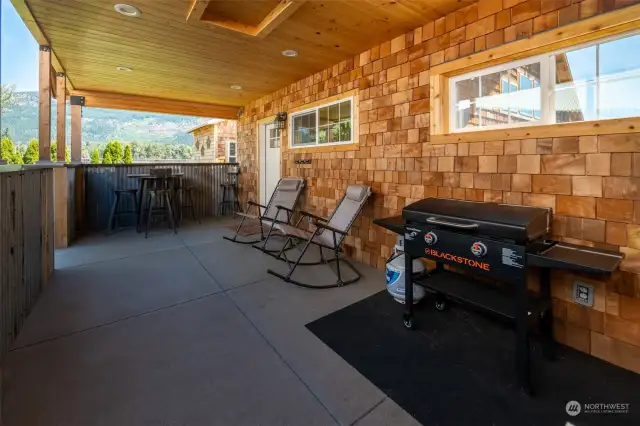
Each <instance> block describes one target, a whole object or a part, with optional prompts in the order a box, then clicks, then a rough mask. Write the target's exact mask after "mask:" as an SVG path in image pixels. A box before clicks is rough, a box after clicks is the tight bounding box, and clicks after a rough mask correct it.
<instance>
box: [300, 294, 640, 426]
mask: <svg viewBox="0 0 640 426" xmlns="http://www.w3.org/2000/svg"><path fill="white" fill-rule="evenodd" d="M416 321H417V327H418V329H417V330H415V331H409V330H406V329H405V328H404V326H403V324H402V307H401V305H399V304H398V303H396V302H395V301H393V299H392V298H391V297H390V296H389V295H388V294H387V293H386V292H385V291H383V292H380V293H378V294H375V295H373V296H371V297H369V298H367V299H364V300H362V301H360V302H358V303H355V304H353V305H350V306H348V307H346V308H344V309H342V310H340V311H337V312H334V313H332V314H330V315H328V316H325V317H323V318H320V319H318V320H316V321H314V322H312V323H310V324H308V325H307V327H308V328H309V330H311V332H312V333H314V334H315V335H316V336H317V337H318V338H320V339H321V340H322V341H323V342H324V343H325V344H327V345H328V346H329V347H330V348H332V349H333V350H334V351H335V352H336V353H338V354H339V355H340V356H341V357H342V358H344V359H345V360H346V361H347V362H348V363H349V364H351V365H352V366H353V367H354V368H356V369H357V370H358V371H359V372H360V373H361V374H362V375H364V376H365V377H367V378H368V379H369V380H370V381H371V382H372V383H373V384H375V385H376V386H377V387H379V388H380V389H381V390H382V391H383V392H385V393H386V394H387V395H388V396H389V397H390V398H392V399H393V400H394V401H395V402H396V403H397V404H398V405H400V406H401V407H402V408H404V409H405V410H406V411H407V412H408V413H409V414H411V415H412V416H414V417H415V418H416V419H417V420H418V421H419V422H420V423H422V424H423V425H425V426H431V425H508V426H514V425H517V426H520V425H544V426H547V425H549V426H551V425H558V426H565V425H576V426H577V425H609V424H611V425H618V424H620V425H640V375H638V374H635V373H633V372H630V371H628V370H625V369H622V368H619V367H616V366H614V365H612V364H609V363H607V362H604V361H601V360H599V359H597V358H594V357H592V356H589V355H587V354H584V353H582V352H579V351H576V350H573V349H571V348H568V347H565V346H561V345H560V346H559V348H558V359H557V360H556V361H554V362H551V361H548V360H547V359H545V358H544V357H543V356H542V353H541V346H540V345H539V344H538V342H536V341H535V340H534V341H532V344H531V352H532V355H531V356H532V380H533V383H534V386H535V390H536V395H535V396H534V397H530V396H528V395H525V394H523V393H522V392H521V391H520V390H519V388H518V386H517V384H516V381H515V363H514V356H515V353H514V339H515V334H514V332H513V331H512V330H511V329H510V328H508V327H507V326H505V325H503V324H502V323H499V322H496V321H494V320H492V319H490V318H487V317H485V316H482V315H481V314H478V313H476V312H471V311H467V310H464V309H463V308H461V307H457V306H451V307H450V308H449V309H447V310H446V311H444V312H440V311H436V310H435V308H434V307H433V301H432V300H431V299H429V298H427V299H425V300H423V301H422V302H421V303H420V306H419V308H418V311H417V314H416ZM569 401H577V402H579V403H580V404H581V408H582V412H581V413H580V414H578V415H577V416H569V415H568V414H567V413H566V405H567V402H569ZM595 403H622V404H629V406H628V407H629V411H628V413H627V414H620V413H617V414H595V413H586V412H585V409H586V408H587V407H586V405H585V404H595Z"/></svg>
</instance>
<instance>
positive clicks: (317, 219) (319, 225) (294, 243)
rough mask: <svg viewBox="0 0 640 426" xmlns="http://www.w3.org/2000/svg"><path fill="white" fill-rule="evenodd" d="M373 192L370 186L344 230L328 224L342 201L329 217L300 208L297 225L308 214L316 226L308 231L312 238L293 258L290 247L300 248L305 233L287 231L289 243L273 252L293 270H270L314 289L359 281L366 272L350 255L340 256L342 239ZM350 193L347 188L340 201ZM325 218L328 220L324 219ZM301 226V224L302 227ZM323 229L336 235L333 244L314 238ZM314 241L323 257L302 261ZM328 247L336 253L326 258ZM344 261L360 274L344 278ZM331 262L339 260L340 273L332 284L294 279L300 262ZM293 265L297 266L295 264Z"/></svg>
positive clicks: (306, 264) (315, 263) (320, 263)
mask: <svg viewBox="0 0 640 426" xmlns="http://www.w3.org/2000/svg"><path fill="white" fill-rule="evenodd" d="M370 195H371V190H369V192H368V193H367V195H366V198H365V200H363V201H362V204H361V205H360V208H359V209H358V210H357V212H356V213H355V214H354V215H353V217H352V218H351V221H350V222H349V224H348V226H346V230H345V231H341V230H339V229H336V228H333V227H331V226H329V225H328V223H329V222H330V221H331V218H333V215H334V214H335V213H336V211H338V207H339V206H340V204H338V206H336V208H335V209H334V210H333V213H332V214H331V216H329V218H323V217H321V216H316V215H314V214H312V213H309V212H307V211H304V210H302V211H300V215H301V216H300V219H299V220H298V222H297V223H296V226H295V227H296V228H298V225H300V223H301V222H302V220H303V219H304V218H305V217H307V218H308V219H309V220H310V221H311V222H312V224H313V225H314V226H315V229H314V231H313V232H311V231H308V235H309V238H308V239H307V240H306V242H305V245H304V247H303V249H302V250H301V252H300V255H299V256H298V258H297V259H296V260H295V261H294V262H292V261H291V260H290V259H289V258H288V257H287V254H286V252H287V251H288V250H291V249H292V248H297V249H298V250H299V247H298V245H299V243H300V242H302V241H304V238H303V237H298V236H295V235H286V234H285V235H286V236H287V240H286V242H285V244H284V245H283V246H282V248H281V249H280V252H279V253H278V255H272V256H274V257H275V258H277V259H278V260H281V261H284V262H286V263H287V266H288V267H289V272H288V273H287V274H286V275H283V274H280V273H278V272H276V271H274V270H272V269H268V270H267V272H268V273H269V274H271V275H273V276H276V277H278V278H280V279H282V280H284V281H285V282H288V283H291V284H294V285H297V286H300V287H305V288H310V289H325V288H335V287H342V286H345V285H348V284H352V283H354V282H356V281H358V280H359V279H360V278H362V275H361V274H360V272H359V271H358V270H357V269H356V267H355V266H353V264H351V262H349V261H348V260H347V259H345V258H344V257H341V256H340V253H341V252H342V249H341V247H342V242H343V241H344V238H345V237H346V236H347V235H348V233H349V230H350V229H351V226H352V225H353V222H355V220H356V219H357V218H358V216H359V215H360V212H361V211H362V209H363V208H364V205H365V204H366V200H367V199H368V198H369V196H370ZM345 197H346V192H345V194H344V195H343V196H342V198H341V199H340V203H342V201H343V200H344V198H345ZM278 207H279V208H283V209H284V207H282V206H278ZM285 210H289V209H285ZM323 222H324V223H323ZM298 229H299V228H298ZM323 232H331V233H332V237H333V247H331V246H329V245H326V244H322V243H320V242H318V241H314V239H315V237H316V236H317V235H320V234H321V233H323ZM311 244H314V245H316V246H318V250H319V252H320V261H318V262H302V258H303V257H304V255H305V253H306V252H307V250H308V249H309V247H310V246H311ZM323 248H326V249H329V250H332V251H333V257H332V258H330V259H325V257H324V254H323V252H322V249H323ZM341 261H342V262H344V263H345V264H346V265H347V266H348V267H349V268H350V269H351V270H352V271H353V272H355V274H356V277H355V278H352V279H349V280H344V279H342V271H341V269H340V262H341ZM331 262H336V275H337V281H336V282H335V283H332V284H327V285H313V284H307V283H303V282H300V281H297V280H294V279H292V278H291V276H292V275H293V273H294V271H295V270H296V268H297V267H298V266H300V265H303V266H311V265H329V264H330V263H331ZM292 265H293V266H292Z"/></svg>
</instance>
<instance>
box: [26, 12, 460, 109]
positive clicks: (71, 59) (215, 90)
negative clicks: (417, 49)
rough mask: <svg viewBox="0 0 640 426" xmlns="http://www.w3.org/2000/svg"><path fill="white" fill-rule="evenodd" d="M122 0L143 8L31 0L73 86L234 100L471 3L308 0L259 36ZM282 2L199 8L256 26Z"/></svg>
mask: <svg viewBox="0 0 640 426" xmlns="http://www.w3.org/2000/svg"><path fill="white" fill-rule="evenodd" d="M120 1H122V2H123V3H127V4H131V5H133V6H135V7H137V8H138V9H139V10H140V11H141V13H142V14H141V16H140V17H137V18H130V17H125V16H123V15H120V14H118V13H117V12H115V11H114V3H116V1H115V0H26V3H27V5H28V7H29V8H30V9H31V12H32V14H33V16H34V18H35V20H36V22H37V23H38V24H39V26H40V28H41V29H42V31H43V33H44V34H45V36H46V37H47V38H48V39H49V41H50V43H51V46H52V48H53V50H54V52H55V55H56V56H57V57H58V59H59V61H60V63H61V64H62V66H63V67H64V69H65V71H66V73H67V75H68V77H69V79H70V81H71V82H72V84H73V87H74V88H75V89H76V90H84V91H101V92H111V93H122V94H130V95H142V96H151V97H157V98H167V99H175V100H183V101H194V102H204V103H215V104H220V105H233V106H241V105H244V104H246V103H247V102H248V101H250V100H252V99H256V98H258V97H260V96H263V95H265V94H268V93H271V92H273V91H275V90H278V89H280V88H282V87H284V86H286V85H287V84H290V83H292V82H294V81H296V80H298V79H300V78H303V77H305V76H307V75H310V74H312V73H314V72H317V71H319V70H322V69H324V68H327V67H329V66H331V65H333V64H335V63H338V62H340V61H342V60H344V59H345V58H348V57H350V56H352V55H355V54H358V53H360V52H362V51H364V50H366V49H368V48H370V47H372V46H374V45H375V44H377V43H380V42H382V41H386V40H389V39H391V38H393V37H395V36H397V35H400V34H403V33H405V32H407V31H409V30H412V29H414V28H416V27H418V26H419V25H422V24H424V23H425V22H428V21H430V20H432V19H435V18H438V17H440V16H443V15H445V14H446V13H449V12H451V11H453V10H456V9H458V8H460V7H462V6H465V5H466V4H468V3H470V2H471V1H470V0H396V1H392V0H320V1H315V0H308V1H305V2H304V3H303V4H302V5H299V7H297V9H296V10H295V12H293V14H292V15H291V16H289V17H288V18H287V19H285V20H284V21H283V22H281V23H279V24H278V25H277V27H275V28H274V29H273V30H272V31H270V32H269V34H267V35H266V36H264V37H255V36H251V35H246V34H242V33H240V32H237V31H233V30H231V29H228V28H222V27H220V26H217V25H213V24H210V23H206V22H203V21H200V20H198V19H195V20H194V19H189V21H187V15H188V14H189V11H190V10H191V8H192V5H193V1H191V0H120ZM198 1H200V0H198ZM205 3H206V2H205ZM277 5H278V2H277V1H273V0H263V1H256V0H235V1H217V0H214V1H212V2H210V3H209V4H208V5H205V6H206V9H205V10H204V12H201V15H203V19H205V17H207V16H208V17H209V18H208V19H211V15H212V14H215V15H217V16H218V17H222V19H224V20H232V21H239V22H242V23H244V24H247V25H257V24H259V23H260V22H261V20H262V18H263V17H264V15H266V14H268V11H269V10H271V9H273V8H274V6H277ZM285 49H294V50H296V51H298V53H299V55H298V57H295V58H288V57H285V56H283V55H282V54H281V52H282V51H283V50H285ZM117 66H126V67H130V68H132V69H133V71H132V72H126V71H125V72H123V71H118V70H117V69H116V67H117ZM231 85H240V86H242V90H233V89H231V88H230V86H231Z"/></svg>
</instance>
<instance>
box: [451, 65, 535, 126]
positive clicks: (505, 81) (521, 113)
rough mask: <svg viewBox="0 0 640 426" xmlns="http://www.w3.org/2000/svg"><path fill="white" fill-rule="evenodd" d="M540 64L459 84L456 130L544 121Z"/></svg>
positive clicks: (467, 80)
mask: <svg viewBox="0 0 640 426" xmlns="http://www.w3.org/2000/svg"><path fill="white" fill-rule="evenodd" d="M540 78H541V76H540V63H533V64H529V65H524V66H521V67H515V68H511V69H508V70H505V71H500V72H496V73H491V74H486V75H482V76H479V77H474V78H470V79H466V80H461V81H458V82H456V86H455V87H456V91H455V93H456V99H457V102H456V104H455V114H456V128H458V129H463V128H469V127H489V126H500V125H505V124H517V123H524V122H530V121H537V120H540V119H541V116H542V112H541V91H540Z"/></svg>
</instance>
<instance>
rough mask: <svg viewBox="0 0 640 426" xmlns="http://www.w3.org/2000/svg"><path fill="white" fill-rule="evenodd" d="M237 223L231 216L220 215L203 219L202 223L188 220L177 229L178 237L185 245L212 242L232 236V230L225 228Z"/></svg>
mask: <svg viewBox="0 0 640 426" xmlns="http://www.w3.org/2000/svg"><path fill="white" fill-rule="evenodd" d="M235 223H237V220H236V219H234V218H232V217H226V216H225V217H220V218H210V219H203V220H202V223H201V224H199V223H197V222H188V223H185V224H184V226H182V227H181V228H180V229H179V230H178V237H179V238H180V239H181V240H182V242H183V243H184V244H185V245H186V246H197V245H201V244H207V243H214V242H219V241H221V240H222V237H223V236H225V235H227V236H229V237H230V236H232V235H233V230H231V229H229V228H227V226H229V225H233V224H235Z"/></svg>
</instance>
